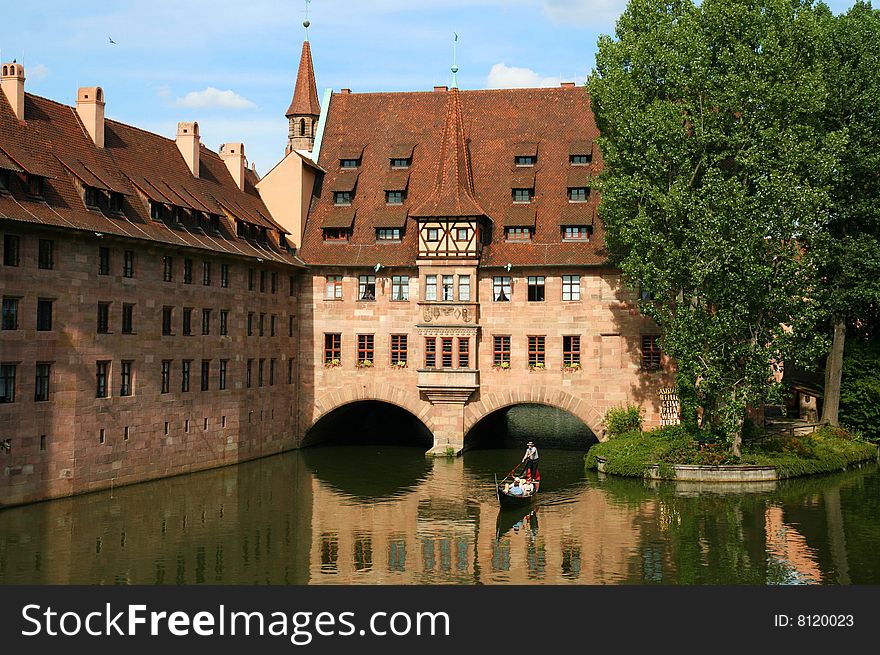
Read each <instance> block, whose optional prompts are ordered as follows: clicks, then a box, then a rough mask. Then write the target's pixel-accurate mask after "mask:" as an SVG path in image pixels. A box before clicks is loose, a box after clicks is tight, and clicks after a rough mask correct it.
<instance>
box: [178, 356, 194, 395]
mask: <svg viewBox="0 0 880 655" xmlns="http://www.w3.org/2000/svg"><path fill="white" fill-rule="evenodd" d="M191 370H192V360H191V359H184V360H183V361H182V362H181V363H180V390H181V391H182V392H184V393H186V392H187V391H189V374H190V371H191Z"/></svg>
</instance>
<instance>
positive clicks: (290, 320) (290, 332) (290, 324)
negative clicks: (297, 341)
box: [287, 314, 294, 337]
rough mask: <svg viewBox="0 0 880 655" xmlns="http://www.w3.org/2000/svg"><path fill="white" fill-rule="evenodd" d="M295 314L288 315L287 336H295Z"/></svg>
mask: <svg viewBox="0 0 880 655" xmlns="http://www.w3.org/2000/svg"><path fill="white" fill-rule="evenodd" d="M293 325H294V323H293V314H291V315H290V316H288V317H287V336H289V337H292V336H293Z"/></svg>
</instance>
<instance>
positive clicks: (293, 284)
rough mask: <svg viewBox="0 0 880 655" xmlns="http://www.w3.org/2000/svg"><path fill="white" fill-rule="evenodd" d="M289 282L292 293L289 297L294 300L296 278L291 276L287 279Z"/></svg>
mask: <svg viewBox="0 0 880 655" xmlns="http://www.w3.org/2000/svg"><path fill="white" fill-rule="evenodd" d="M287 281H288V284H289V286H290V292H289V293H288V294H287V295H289V296H290V297H291V298H293V296H294V293H295V292H296V278H294V277H293V276H292V275H291V276H289V277H288V278H287Z"/></svg>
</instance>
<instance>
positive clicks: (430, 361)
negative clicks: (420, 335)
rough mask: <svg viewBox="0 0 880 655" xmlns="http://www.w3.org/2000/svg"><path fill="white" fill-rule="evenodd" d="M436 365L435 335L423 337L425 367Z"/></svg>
mask: <svg viewBox="0 0 880 655" xmlns="http://www.w3.org/2000/svg"><path fill="white" fill-rule="evenodd" d="M436 367H437V337H425V368H436Z"/></svg>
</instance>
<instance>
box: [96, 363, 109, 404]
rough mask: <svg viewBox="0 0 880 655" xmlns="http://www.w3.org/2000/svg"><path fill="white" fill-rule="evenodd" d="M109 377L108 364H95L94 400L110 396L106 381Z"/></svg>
mask: <svg viewBox="0 0 880 655" xmlns="http://www.w3.org/2000/svg"><path fill="white" fill-rule="evenodd" d="M108 375H110V362H107V361H104V362H95V398H106V397H107V396H109V395H110V389H109V387H108V385H107V381H108V380H109V378H108V377H107V376H108Z"/></svg>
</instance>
